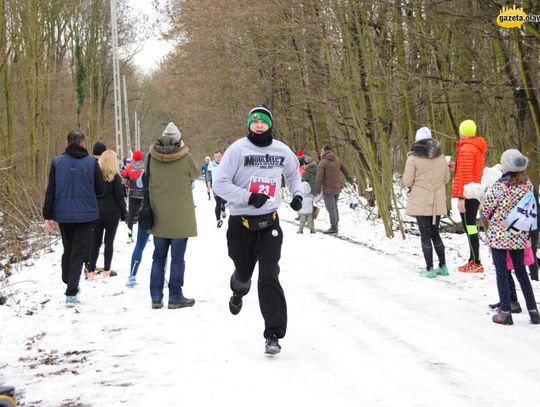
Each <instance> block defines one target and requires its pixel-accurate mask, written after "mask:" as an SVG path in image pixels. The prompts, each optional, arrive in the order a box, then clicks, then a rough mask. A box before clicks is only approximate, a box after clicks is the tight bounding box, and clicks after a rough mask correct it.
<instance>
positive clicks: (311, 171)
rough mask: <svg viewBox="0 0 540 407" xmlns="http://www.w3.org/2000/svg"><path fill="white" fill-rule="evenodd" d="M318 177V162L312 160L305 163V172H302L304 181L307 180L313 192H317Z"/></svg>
mask: <svg viewBox="0 0 540 407" xmlns="http://www.w3.org/2000/svg"><path fill="white" fill-rule="evenodd" d="M316 178H317V164H315V161H311V162H310V163H308V164H304V173H303V174H302V182H304V181H305V182H307V183H308V184H309V187H310V188H311V193H312V194H313V193H315V180H316Z"/></svg>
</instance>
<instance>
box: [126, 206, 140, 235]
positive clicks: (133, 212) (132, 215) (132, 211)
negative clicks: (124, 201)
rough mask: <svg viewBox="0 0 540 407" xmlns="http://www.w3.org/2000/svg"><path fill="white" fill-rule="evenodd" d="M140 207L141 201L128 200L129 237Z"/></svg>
mask: <svg viewBox="0 0 540 407" xmlns="http://www.w3.org/2000/svg"><path fill="white" fill-rule="evenodd" d="M141 205H142V199H139V198H129V202H128V206H129V207H128V219H127V226H128V233H129V236H131V235H132V234H133V225H134V224H135V223H136V222H137V219H138V215H139V209H141Z"/></svg>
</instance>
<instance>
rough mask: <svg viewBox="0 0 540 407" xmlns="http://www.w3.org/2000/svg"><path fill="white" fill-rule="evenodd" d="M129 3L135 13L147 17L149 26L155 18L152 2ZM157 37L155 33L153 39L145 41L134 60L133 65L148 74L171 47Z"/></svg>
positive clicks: (137, 1) (142, 0) (143, 0)
mask: <svg viewBox="0 0 540 407" xmlns="http://www.w3.org/2000/svg"><path fill="white" fill-rule="evenodd" d="M129 3H130V5H131V7H133V9H134V11H135V12H136V13H140V14H145V15H148V17H149V19H148V21H149V23H148V24H151V22H152V21H153V20H154V18H155V17H156V12H155V11H154V9H153V8H152V1H150V0H129ZM158 35H159V33H156V34H155V37H154V38H153V39H149V40H147V41H146V42H145V43H144V44H143V45H142V47H143V49H142V51H140V52H139V53H138V54H137V55H136V56H135V58H134V61H135V63H136V64H137V65H138V66H139V67H140V68H141V69H142V70H143V71H144V72H145V73H149V72H150V71H151V70H152V69H153V68H154V67H155V66H156V64H157V63H158V62H159V60H160V59H161V58H162V57H163V56H164V55H166V54H167V53H168V52H169V51H170V50H171V49H172V46H171V45H170V44H169V43H167V42H166V41H163V40H159V39H158Z"/></svg>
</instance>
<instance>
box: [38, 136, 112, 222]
mask: <svg viewBox="0 0 540 407" xmlns="http://www.w3.org/2000/svg"><path fill="white" fill-rule="evenodd" d="M103 184H104V183H103V175H102V174H101V169H100V168H99V165H98V162H97V160H96V159H95V158H94V157H92V156H90V155H88V151H86V149H85V148H84V147H81V146H79V145H76V144H70V145H68V146H67V147H66V150H65V152H64V154H62V155H61V156H58V157H56V158H55V159H54V160H53V162H52V164H51V168H50V171H49V184H48V185H47V191H46V192H45V202H44V205H43V218H44V219H46V220H55V221H57V222H59V223H84V222H92V221H94V220H96V219H98V218H99V207H98V202H97V196H98V195H102V194H103V191H104V185H103Z"/></svg>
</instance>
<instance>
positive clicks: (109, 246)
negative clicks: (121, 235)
mask: <svg viewBox="0 0 540 407" xmlns="http://www.w3.org/2000/svg"><path fill="white" fill-rule="evenodd" d="M119 222H120V219H118V218H117V219H112V220H97V221H95V222H94V231H93V234H92V235H93V236H92V248H91V249H90V261H89V262H88V270H89V271H94V270H95V269H96V262H97V259H98V256H99V249H100V248H101V243H102V242H103V232H105V250H104V252H103V257H104V263H103V264H104V265H103V270H105V271H109V270H110V269H111V262H112V258H113V251H114V247H113V245H114V237H115V236H116V229H118V223H119Z"/></svg>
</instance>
